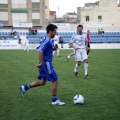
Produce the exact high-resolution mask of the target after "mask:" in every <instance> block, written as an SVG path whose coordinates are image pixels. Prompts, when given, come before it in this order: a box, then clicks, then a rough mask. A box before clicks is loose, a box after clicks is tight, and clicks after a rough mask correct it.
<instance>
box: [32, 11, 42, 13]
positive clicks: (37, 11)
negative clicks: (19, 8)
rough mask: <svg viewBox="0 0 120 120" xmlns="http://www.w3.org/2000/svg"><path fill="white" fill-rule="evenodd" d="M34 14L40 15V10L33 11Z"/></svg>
mask: <svg viewBox="0 0 120 120" xmlns="http://www.w3.org/2000/svg"><path fill="white" fill-rule="evenodd" d="M32 12H33V13H40V10H32Z"/></svg>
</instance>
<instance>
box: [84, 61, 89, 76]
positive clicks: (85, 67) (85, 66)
mask: <svg viewBox="0 0 120 120" xmlns="http://www.w3.org/2000/svg"><path fill="white" fill-rule="evenodd" d="M84 69H85V75H88V63H84Z"/></svg>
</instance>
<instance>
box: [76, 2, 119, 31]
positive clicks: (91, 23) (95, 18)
mask: <svg viewBox="0 0 120 120" xmlns="http://www.w3.org/2000/svg"><path fill="white" fill-rule="evenodd" d="M77 11H78V12H77V13H78V21H79V22H80V23H82V24H83V25H84V26H85V27H93V28H95V27H104V28H110V29H112V28H113V29H115V28H120V7H119V3H118V0H99V1H98V2H95V3H86V4H85V7H78V8H77ZM113 29H112V30H113Z"/></svg>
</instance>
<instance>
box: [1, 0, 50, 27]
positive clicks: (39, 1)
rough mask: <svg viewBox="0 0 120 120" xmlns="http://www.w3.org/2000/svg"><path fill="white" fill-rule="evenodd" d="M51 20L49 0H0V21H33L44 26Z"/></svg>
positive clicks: (5, 23)
mask: <svg viewBox="0 0 120 120" xmlns="http://www.w3.org/2000/svg"><path fill="white" fill-rule="evenodd" d="M48 20H49V0H0V23H3V24H4V26H13V23H21V22H24V23H33V26H44V25H45V24H47V23H48Z"/></svg>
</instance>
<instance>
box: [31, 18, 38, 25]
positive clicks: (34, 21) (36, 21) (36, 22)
mask: <svg viewBox="0 0 120 120" xmlns="http://www.w3.org/2000/svg"><path fill="white" fill-rule="evenodd" d="M32 23H33V25H39V24H40V19H32Z"/></svg>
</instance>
